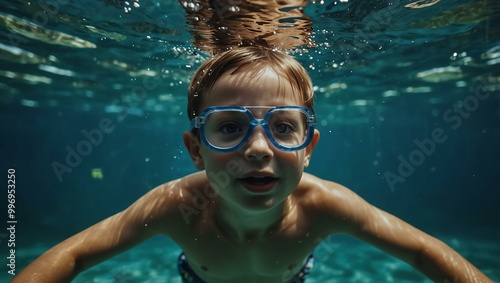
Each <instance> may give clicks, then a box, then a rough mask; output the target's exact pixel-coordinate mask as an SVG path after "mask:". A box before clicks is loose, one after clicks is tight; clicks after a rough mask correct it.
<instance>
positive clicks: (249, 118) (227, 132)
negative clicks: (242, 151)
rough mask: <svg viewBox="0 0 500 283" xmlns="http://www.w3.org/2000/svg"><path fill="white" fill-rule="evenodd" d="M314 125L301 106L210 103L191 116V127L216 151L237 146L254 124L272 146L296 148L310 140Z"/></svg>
mask: <svg viewBox="0 0 500 283" xmlns="http://www.w3.org/2000/svg"><path fill="white" fill-rule="evenodd" d="M250 110H252V111H250ZM254 115H255V116H257V117H262V116H263V117H264V118H262V119H257V118H255V116H254ZM315 125H316V117H315V115H314V112H313V111H312V110H311V109H309V108H307V107H304V106H276V107H272V106H212V107H207V108H205V109H204V110H203V112H201V114H200V115H199V116H195V117H194V118H193V119H192V120H191V130H194V129H199V130H200V137H201V140H202V141H203V143H204V144H205V145H206V146H207V147H208V148H210V149H211V150H214V151H218V152H232V151H236V150H238V149H239V148H240V147H241V146H242V145H244V144H245V143H246V142H247V141H248V138H249V137H250V135H251V134H252V132H253V129H254V128H255V127H257V126H261V127H262V128H263V129H264V132H265V133H266V136H267V137H268V138H269V140H270V141H271V143H272V144H273V145H274V146H275V147H276V148H278V149H280V150H283V151H297V150H300V149H303V148H305V147H306V146H307V145H308V144H309V143H310V142H311V140H312V137H313V135H314V127H315Z"/></svg>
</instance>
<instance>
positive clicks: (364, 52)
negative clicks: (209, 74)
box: [0, 0, 500, 283]
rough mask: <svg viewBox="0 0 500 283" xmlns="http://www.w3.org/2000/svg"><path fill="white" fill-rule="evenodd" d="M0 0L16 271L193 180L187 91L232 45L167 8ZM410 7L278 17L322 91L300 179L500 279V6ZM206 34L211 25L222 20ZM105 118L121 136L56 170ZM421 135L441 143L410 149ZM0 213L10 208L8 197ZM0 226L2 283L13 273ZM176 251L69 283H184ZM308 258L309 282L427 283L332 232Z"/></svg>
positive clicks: (142, 251)
mask: <svg viewBox="0 0 500 283" xmlns="http://www.w3.org/2000/svg"><path fill="white" fill-rule="evenodd" d="M0 2H1V5H0V7H2V8H0V62H1V67H0V93H1V95H0V131H1V133H2V135H1V139H0V156H1V160H2V162H1V165H0V169H1V170H2V171H1V172H4V173H3V174H5V175H4V176H6V175H7V170H8V169H9V168H15V170H16V181H17V182H16V195H15V196H16V210H15V213H16V214H15V218H16V220H17V224H16V234H15V235H16V271H19V270H20V269H22V268H23V267H24V266H26V265H27V264H28V263H29V262H30V261H32V260H33V259H35V258H36V257H37V256H39V255H40V254H41V253H43V252H44V251H45V250H47V249H48V248H50V247H51V246H52V245H54V244H56V243H58V242H60V241H62V240H64V239H65V238H67V237H69V236H71V235H73V234H74V233H77V232H78V231H81V230H82V229H85V228H86V227H88V226H90V225H92V224H94V223H96V222H98V221H100V220H102V219H104V218H106V217H108V216H110V215H112V214H114V213H117V212H119V211H121V210H123V209H125V208H126V207H127V206H129V205H130V204H131V203H132V202H134V201H135V200H136V199H137V198H139V197H140V196H142V195H143V194H144V193H146V192H147V191H149V190H150V189H152V188H154V187H155V186H157V185H159V184H162V183H164V182H166V181H169V180H172V179H174V178H178V177H181V176H184V175H186V174H188V173H191V172H194V171H195V170H196V169H195V168H194V166H193V165H192V163H191V161H190V158H189V157H188V155H187V153H186V152H185V150H184V146H183V144H182V139H181V136H182V132H183V131H184V130H185V129H187V127H188V121H187V115H186V113H185V111H186V110H185V109H186V97H185V94H186V88H187V84H188V83H189V79H190V76H191V75H192V74H193V72H194V70H195V69H196V67H197V66H199V64H200V63H201V62H202V61H203V60H204V59H206V58H208V56H209V55H208V54H207V52H206V51H208V50H200V48H203V46H212V47H211V48H214V47H213V46H217V48H223V47H224V46H225V45H224V44H229V45H231V44H235V43H234V42H232V41H231V38H233V37H231V36H226V37H228V38H229V39H228V41H224V42H222V41H220V40H219V41H211V40H210V39H209V40H207V41H203V44H205V45H203V44H201V43H200V41H201V40H198V41H197V40H193V38H195V37H196V36H197V35H199V34H200V33H201V34H205V32H207V31H206V30H204V29H201V28H200V27H197V26H196V22H193V15H191V14H189V15H187V13H186V11H185V10H184V8H183V7H182V6H181V5H180V4H179V3H178V2H176V1H163V2H160V1H150V2H140V3H139V4H140V5H139V7H134V6H133V3H132V1H131V2H130V3H129V4H128V5H127V4H126V3H125V2H121V1H100V2H97V3H93V2H86V3H76V2H73V1H63V0H60V1H55V0H53V1H41V2H36V3H34V2H32V3H29V4H28V2H27V1H16V2H12V1H11V2H8V1H0ZM325 2H326V1H325ZM410 2H412V1H393V2H387V1H348V2H335V3H336V4H334V3H333V2H332V3H325V4H321V3H320V1H316V3H309V5H308V6H306V7H304V9H303V13H304V14H303V15H302V16H301V17H298V18H287V16H286V13H285V15H283V17H284V19H282V20H281V23H282V24H283V23H294V21H296V22H295V23H296V24H297V26H298V27H300V32H298V33H297V36H296V37H294V38H298V39H299V43H297V44H296V42H295V43H293V44H296V45H297V46H295V47H294V48H293V49H291V51H290V52H291V53H292V54H293V55H294V56H296V57H297V58H298V60H299V61H300V62H301V63H302V64H303V65H304V66H305V67H306V68H307V70H308V71H309V72H310V74H311V77H312V78H313V81H314V85H315V90H316V93H315V95H316V98H315V104H316V108H315V110H316V112H317V115H318V117H319V125H318V129H319V130H320V132H321V140H320V142H319V144H318V146H317V148H316V150H315V153H314V154H313V160H312V164H311V166H310V167H309V168H308V169H307V171H308V172H310V173H312V174H314V175H317V176H319V177H322V178H325V179H329V180H332V181H336V182H339V183H341V184H343V185H345V186H347V187H349V188H351V189H352V190H353V191H355V192H356V193H358V194H359V195H361V196H362V197H363V198H365V199H366V200H367V201H369V202H370V203H372V204H374V205H376V206H377V207H379V208H382V209H384V210H386V211H388V212H390V213H392V214H394V215H396V216H398V217H400V218H402V219H403V220H405V221H407V222H409V223H411V224H412V225H414V226H416V227H418V228H420V229H422V230H424V231H426V232H427V233H429V234H431V235H434V236H436V237H438V238H439V239H441V240H443V241H445V242H446V243H447V244H449V245H450V246H452V247H453V248H454V249H456V250H457V251H458V252H459V253H461V254H462V255H464V256H465V257H466V258H467V259H468V260H470V261H471V262H472V263H473V264H474V265H476V266H477V267H478V268H479V269H481V270H482V271H483V272H484V273H486V274H487V275H488V276H490V277H491V278H492V279H493V281H500V260H499V259H500V240H499V239H500V221H499V220H498V219H499V216H500V177H499V176H500V161H499V158H498V157H499V156H500V148H499V147H498V144H499V142H500V91H499V90H500V68H499V64H500V37H499V33H500V29H498V28H497V26H498V23H499V19H500V14H499V11H500V9H499V4H498V3H497V2H495V1H488V0H483V1H441V2H437V3H435V4H434V5H430V6H428V7H422V8H420V9H411V8H407V7H404V6H405V5H408V4H409V3H410ZM432 2H433V1H427V3H432ZM232 3H234V2H232ZM238 3H240V4H242V3H241V2H238ZM240 6H241V5H240ZM129 8H130V10H129ZM292 9H293V7H286V8H282V11H289V10H292ZM125 10H127V11H128V12H127V13H126V12H125ZM241 10H244V9H243V8H242V9H241ZM256 10H258V9H256ZM260 13H261V14H262V12H260ZM217 17H220V15H216V16H215V18H216V19H217ZM294 19H295V20H294ZM238 20H239V18H238V17H236V18H235V21H238ZM263 21H264V22H265V20H263ZM186 22H187V23H186ZM207 23H208V24H209V29H210V28H211V29H212V30H211V31H214V29H213V25H216V24H218V23H217V22H216V21H207ZM219 24H220V23H219ZM225 24H226V27H227V28H228V30H229V32H232V28H233V26H232V24H233V23H231V22H227V23H225ZM283 25H285V24H283ZM16 26H17V27H19V26H21V27H23V28H18V29H16V28H15V27H16ZM291 28H292V29H293V28H296V27H293V26H292V27H291ZM215 30H221V29H215ZM222 30H225V29H222ZM303 31H307V32H310V34H309V35H308V36H305V37H303ZM63 33H64V34H63ZM231 34H232V35H233V36H234V34H236V32H233V33H231ZM278 34H279V32H278ZM213 35H214V37H215V38H218V37H217V36H220V35H218V34H217V32H214V33H213ZM75 37H78V38H79V39H76V38H75ZM218 39H220V38H218ZM265 39H266V40H268V42H270V43H271V44H272V43H276V41H273V39H272V38H265ZM281 41H282V40H281ZM217 42H218V43H217ZM311 42H313V44H311ZM200 44H201V45H200ZM217 44H219V45H217ZM195 46H197V47H198V48H196V47H195ZM221 46H222V47H221ZM103 121H105V122H107V123H108V125H109V126H110V127H112V129H113V130H112V131H111V132H110V133H106V134H103V135H102V139H100V140H99V142H95V144H93V145H92V147H91V148H89V149H88V150H87V151H86V152H85V154H84V155H85V156H80V158H77V159H72V160H70V163H71V166H70V167H71V172H66V173H63V174H57V172H56V171H55V170H54V167H53V166H54V164H55V163H59V164H68V160H67V156H68V154H69V153H70V152H72V151H78V149H79V147H80V149H82V148H81V147H82V142H84V141H86V140H88V137H87V136H86V135H85V134H84V133H83V132H85V131H86V132H92V131H93V130H94V129H98V128H99V127H100V125H101V123H103ZM82 131H83V132H82ZM430 140H433V141H434V142H433V144H434V147H427V148H426V147H422V146H419V144H420V145H421V144H427V145H429V141H430ZM437 141H439V142H437ZM410 161H412V163H410ZM406 162H407V163H408V164H410V165H411V166H409V167H411V168H409V167H408V166H406V167H405V166H403V165H401V164H403V163H406ZM403 167H405V168H403ZM401 168H403V169H401ZM399 170H403V171H404V170H406V171H404V172H403V173H404V174H400V172H399ZM391 174H394V175H400V176H402V175H404V176H405V177H404V178H403V179H404V182H403V181H402V180H401V179H396V180H398V181H394V180H395V179H394V178H392V179H391V178H390V176H394V175H391ZM4 178H6V177H4ZM4 180H5V182H4V183H5V184H6V183H7V182H6V179H4ZM390 180H392V182H391V181H390ZM5 190H7V185H5ZM3 195H4V196H6V195H7V194H6V193H4V194H3ZM1 207H2V209H3V210H4V211H6V212H7V200H6V198H2V205H1ZM6 212H5V213H6ZM4 215H6V214H4ZM6 221H7V220H5V221H4V222H3V224H2V225H0V227H4V228H2V230H0V240H1V242H0V255H1V257H0V258H1V259H2V260H1V261H0V263H1V265H2V269H1V270H0V271H1V273H0V282H6V281H7V280H8V279H9V278H11V276H10V275H9V274H8V273H7V270H8V268H7V266H6V263H7V259H6V257H7V256H8V255H9V251H8V246H7V244H8V242H7V241H8V239H7V237H8V236H9V235H8V234H7V233H8V232H7V230H5V229H6V228H7V227H8V224H7V222H6ZM179 252H180V250H179V248H178V247H177V246H176V245H175V243H173V242H172V241H170V240H169V239H168V238H154V239H152V240H150V241H147V242H146V243H144V244H142V245H140V246H138V247H135V248H133V249H132V250H130V251H128V252H125V253H123V254H121V255H119V256H117V257H115V258H113V259H110V260H108V261H106V262H104V263H102V264H100V265H97V266H95V267H93V268H91V269H89V270H88V271H86V272H84V273H82V274H80V275H79V276H78V277H77V278H76V279H75V280H74V282H101V283H102V282H180V280H179V278H178V276H177V271H176V259H177V256H178V254H179ZM315 253H316V255H317V260H316V263H315V267H314V269H313V271H312V273H311V280H310V281H311V282H393V281H394V282H428V281H426V279H425V278H424V277H423V276H422V275H420V274H419V273H418V272H417V271H415V270H413V269H412V268H411V267H409V266H408V265H406V264H405V263H403V262H401V261H399V260H397V259H394V258H392V257H390V256H388V255H385V254H384V253H382V252H380V251H378V250H376V249H375V248H372V247H371V246H368V245H366V244H364V243H362V242H359V241H357V240H354V239H351V238H348V237H344V236H334V237H332V238H329V239H327V240H326V241H325V242H323V243H322V244H320V246H319V247H318V248H317V249H316V252H315Z"/></svg>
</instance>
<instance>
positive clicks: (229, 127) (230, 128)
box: [219, 122, 243, 134]
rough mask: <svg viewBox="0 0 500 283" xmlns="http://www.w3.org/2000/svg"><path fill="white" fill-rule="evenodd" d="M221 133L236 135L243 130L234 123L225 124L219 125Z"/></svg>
mask: <svg viewBox="0 0 500 283" xmlns="http://www.w3.org/2000/svg"><path fill="white" fill-rule="evenodd" d="M219 131H220V132H222V133H224V134H235V133H239V132H242V131H243V129H242V127H240V126H239V125H238V124H236V123H234V122H224V123H222V124H221V125H219Z"/></svg>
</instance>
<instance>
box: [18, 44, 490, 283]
mask: <svg viewBox="0 0 500 283" xmlns="http://www.w3.org/2000/svg"><path fill="white" fill-rule="evenodd" d="M312 109H313V90H312V83H311V80H310V78H309V76H308V75H307V73H306V71H305V70H304V68H303V67H302V66H301V65H300V64H299V63H298V62H297V61H295V60H294V59H293V58H292V57H290V56H288V55H286V54H284V53H281V52H279V51H274V50H271V49H267V48H263V47H251V46H249V47H240V48H237V49H233V50H229V51H227V52H224V53H222V54H220V55H218V56H216V57H214V58H211V59H209V60H207V61H206V62H205V63H204V64H203V65H202V66H201V67H200V68H199V69H198V70H197V72H196V73H195V75H194V77H193V79H192V82H191V85H190V87H189V101H188V113H189V116H190V119H191V125H192V130H191V131H189V132H185V133H184V143H185V145H186V148H187V150H188V152H189V154H190V156H191V158H192V160H193V162H194V164H195V166H196V168H197V169H199V170H204V172H199V173H195V174H192V175H189V176H186V177H184V178H181V179H179V180H175V181H171V182H168V183H166V184H164V185H161V186H159V187H157V188H155V189H153V190H152V191H150V192H149V193H147V194H146V195H144V196H143V197H142V198H140V199H139V200H138V201H137V202H135V203H134V204H132V205H131V206H130V207H129V208H127V209H126V210H124V211H122V212H120V213H118V214H116V215H114V216H111V217H110V218H108V219H106V220H104V221H102V222H100V223H97V224H95V225H94V226H92V227H90V228H88V229H86V230H84V231H83V232H80V233H79V234H76V235H75V236H73V237H71V238H69V239H67V240H65V241H63V242H62V243H60V244H58V245H56V246H55V247H53V248H52V249H50V250H49V251H47V252H46V253H45V254H43V255H42V256H41V257H40V258H38V259H37V260H35V261H34V262H33V263H31V264H30V265H29V266H28V267H26V268H25V269H24V270H23V271H22V272H21V273H20V274H19V275H18V276H17V277H15V278H14V279H13V281H12V282H16V283H17V282H22V283H26V282H36V283H41V282H50V283H54V282H68V281H70V280H71V279H72V278H74V277H75V276H76V275H77V274H78V273H79V272H80V271H82V270H85V269H87V268H89V267H91V266H92V265H95V264H97V263H99V262H100V261H103V260H105V259H106V258H109V257H111V256H113V255H115V254H117V253H119V252H122V251H124V250H126V249H128V248H131V247H133V246H135V245H137V244H138V243H140V242H142V241H144V240H146V239H148V238H149V237H151V236H153V235H157V234H164V235H166V236H169V237H170V238H172V239H173V240H174V241H175V242H176V243H177V244H178V245H179V246H180V247H181V248H182V249H183V251H184V253H183V254H182V255H181V256H180V258H179V262H178V267H179V271H180V273H181V276H182V278H183V282H231V283H234V282H239V283H245V282H259V283H264V282H273V283H276V282H304V279H305V277H306V276H307V274H308V272H309V269H310V268H311V265H312V255H311V251H312V250H313V249H314V247H315V246H316V245H317V244H318V239H324V238H325V237H328V236H329V235H331V234H334V233H349V234H351V235H353V236H355V237H357V238H359V239H362V240H364V241H366V242H368V243H370V244H372V245H374V246H376V247H378V248H380V249H382V250H384V251H386V252H388V253H390V254H392V255H394V256H396V257H398V258H400V259H402V260H404V261H406V262H407V263H409V264H411V265H412V266H414V267H415V268H417V269H418V270H420V271H421V272H422V273H424V274H425V275H426V276H428V277H429V278H430V279H432V280H434V281H435V282H492V281H491V280H489V279H488V278H487V277H486V276H485V275H484V274H482V273H481V272H480V271H479V270H478V269H476V268H475V267H474V266H472V265H471V264H470V263H469V262H468V261H466V260H465V259H464V258H463V257H461V256H460V255H458V254H457V253H456V252H455V251H453V250H452V249H451V248H449V247H448V246H446V245H445V244H444V243H442V242H440V241H439V240H437V239H435V238H433V237H431V236H429V235H427V234H425V233H423V232H421V231H419V230H418V229H416V228H414V227H412V226H410V225H409V224H407V223H405V222H403V221H402V220H400V219H398V218H396V217H394V216H392V215H390V214H388V213H386V212H384V211H381V210H379V209H377V208H375V207H373V206H371V205H370V204H368V203H367V202H365V201H364V200H363V199H361V198H360V197H359V196H357V195H356V194H355V193H353V192H352V191H350V190H348V189H347V188H345V187H342V186H341V185H339V184H336V183H333V182H330V181H326V180H322V179H319V178H317V177H314V176H312V175H310V174H307V173H303V170H304V168H305V167H307V166H308V164H309V161H310V158H311V154H312V152H313V149H314V147H315V145H316V143H317V142H318V140H319V132H318V130H316V129H314V126H315V121H316V120H315V116H314V112H313V110H312ZM207 199H208V200H209V201H206V200H207ZM446 280H448V281H446Z"/></svg>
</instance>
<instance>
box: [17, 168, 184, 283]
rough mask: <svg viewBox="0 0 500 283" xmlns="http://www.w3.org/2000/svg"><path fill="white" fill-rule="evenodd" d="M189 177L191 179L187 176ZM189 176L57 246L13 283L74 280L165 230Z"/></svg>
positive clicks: (49, 282)
mask: <svg viewBox="0 0 500 283" xmlns="http://www.w3.org/2000/svg"><path fill="white" fill-rule="evenodd" d="M186 178H189V176H188V177H186ZM186 178H184V179H180V180H176V181H172V182H169V183H167V184H164V185H162V186H159V187H157V188H155V189H153V190H151V191H150V192H149V193H147V194H146V195H144V196H143V197H141V198H140V199H139V200H137V201H136V202H135V203H133V204H132V205H131V206H130V207H128V208H127V209H125V210H123V211H122V212H120V213H117V214H115V215H113V216H111V217H109V218H107V219H105V220H103V221H101V222H99V223H97V224H95V225H93V226H91V227H89V228H87V229H86V230H84V231H82V232H80V233H78V234H76V235H74V236H72V237H70V238H68V239H66V240H65V241H63V242H61V243H59V244H58V245H56V246H54V247H53V248H51V249H50V250H48V251H47V252H45V253H44V254H43V255H42V256H40V257H39V258H37V259H36V260H35V261H34V262H32V263H31V264H30V265H28V266H27V267H26V268H25V269H23V270H22V272H20V273H19V274H18V275H17V276H16V277H14V279H13V280H12V281H11V283H29V282H36V283H44V282H47V283H57V282H70V281H71V280H72V279H73V278H74V277H75V276H76V275H78V273H79V272H81V271H83V270H85V269H87V268H89V267H91V266H93V265H95V264H97V263H99V262H101V261H103V260H105V259H107V258H110V257H112V256H114V255H116V254H118V253H120V252H122V251H124V250H126V249H129V248H131V247H133V246H135V245H137V244H139V243H140V242H142V241H144V240H146V239H147V238H149V237H151V236H153V235H155V234H158V233H162V232H164V231H163V230H164V229H162V228H161V227H169V226H170V224H173V223H169V222H170V218H172V217H171V216H172V215H173V214H174V213H178V212H177V211H178V210H177V205H176V203H177V201H178V200H179V195H181V193H179V191H180V190H181V187H184V186H185V185H186V183H189V182H186V181H187V180H186Z"/></svg>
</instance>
